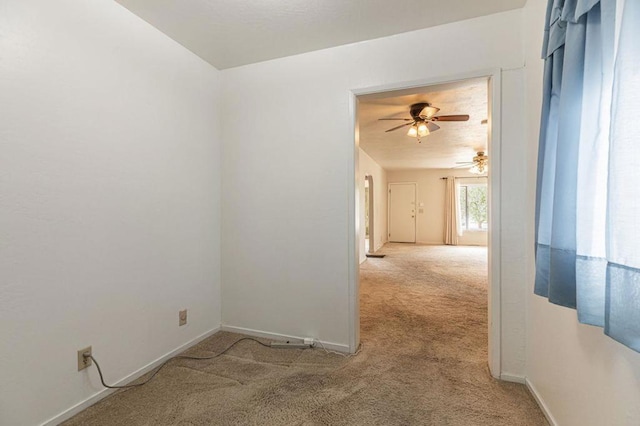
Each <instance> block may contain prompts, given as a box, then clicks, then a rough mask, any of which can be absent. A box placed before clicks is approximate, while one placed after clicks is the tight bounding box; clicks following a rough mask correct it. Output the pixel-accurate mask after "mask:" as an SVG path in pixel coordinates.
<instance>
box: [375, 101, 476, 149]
mask: <svg viewBox="0 0 640 426" xmlns="http://www.w3.org/2000/svg"><path fill="white" fill-rule="evenodd" d="M438 111H440V108H436V107H434V106H431V104H430V103H427V102H419V103H417V104H413V105H411V107H410V109H409V114H411V118H379V119H378V120H403V121H406V123H403V124H401V125H399V126H396V127H392V128H391V129H389V130H385V132H393V131H394V130H398V129H401V128H403V127H406V126H411V127H410V128H409V131H408V132H407V136H412V137H414V138H418V142H420V138H421V137H423V136H427V135H428V134H429V133H431V132H435V131H436V130H438V129H440V126H438V125H437V124H435V122H436V121H468V120H469V116H468V115H466V114H457V115H438V116H436V114H437V113H438Z"/></svg>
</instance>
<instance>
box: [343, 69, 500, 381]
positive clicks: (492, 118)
mask: <svg viewBox="0 0 640 426" xmlns="http://www.w3.org/2000/svg"><path fill="white" fill-rule="evenodd" d="M501 73H502V70H501V69H500V68H493V69H488V70H478V71H470V72H467V73H461V74H455V75H446V76H440V77H432V78H425V79H420V80H413V81H398V82H396V83H391V84H385V85H381V86H371V87H365V88H356V89H351V90H349V91H348V93H347V95H348V102H349V121H350V126H349V127H348V131H349V137H348V140H349V141H350V142H349V144H350V145H351V147H350V149H348V156H349V161H348V169H347V178H348V180H349V184H348V185H347V187H348V208H347V214H348V253H349V255H348V294H347V297H348V301H347V302H348V305H347V306H348V309H349V311H348V317H349V351H350V352H351V353H355V352H356V350H357V348H358V346H359V345H360V300H359V299H360V297H359V294H360V289H359V287H360V271H359V269H360V262H359V258H360V243H359V242H360V232H361V228H362V224H360V223H359V222H360V219H359V214H360V206H359V204H360V203H359V189H358V186H359V182H360V179H362V177H361V176H360V171H359V158H358V157H359V153H358V149H359V144H360V140H359V137H360V135H359V131H358V130H359V123H358V96H362V95H368V94H374V93H381V92H389V91H394V90H402V89H413V88H419V87H424V86H431V85H436V84H443V83H451V82H455V81H460V80H468V79H471V78H487V80H488V98H489V99H488V110H489V111H488V125H487V130H488V145H489V146H488V151H489V158H491V173H490V174H489V179H488V187H489V239H488V252H489V256H488V262H489V286H488V336H489V339H488V340H489V341H488V363H489V370H490V372H491V375H492V376H493V377H495V378H500V375H501V373H502V363H501V358H502V357H501V352H502V342H501V340H502V339H501V334H502V333H501V330H502V317H501V311H502V309H501V288H502V286H501V279H500V276H501V244H500V241H501V239H500V206H501V201H500V194H501V186H502V185H501V166H500V165H501V129H502V123H501V111H502V107H501V93H502V80H501Z"/></svg>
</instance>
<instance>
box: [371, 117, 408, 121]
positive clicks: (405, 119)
mask: <svg viewBox="0 0 640 426" xmlns="http://www.w3.org/2000/svg"><path fill="white" fill-rule="evenodd" d="M381 120H404V121H413V118H378V121H381Z"/></svg>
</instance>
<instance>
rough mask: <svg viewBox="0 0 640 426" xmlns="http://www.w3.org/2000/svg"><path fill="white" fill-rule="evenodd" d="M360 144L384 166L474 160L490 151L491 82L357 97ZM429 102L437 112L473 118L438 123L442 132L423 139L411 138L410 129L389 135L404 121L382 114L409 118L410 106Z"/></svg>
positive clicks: (425, 165) (439, 164) (443, 164)
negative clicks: (480, 153) (489, 93)
mask: <svg viewBox="0 0 640 426" xmlns="http://www.w3.org/2000/svg"><path fill="white" fill-rule="evenodd" d="M358 99H359V103H358V123H359V131H360V147H361V148H362V149H363V150H364V151H365V152H366V153H367V154H369V156H370V157H371V158H373V159H374V160H375V161H376V162H377V163H378V164H380V166H382V167H383V168H384V169H386V170H402V169H423V168H438V169H448V168H451V167H454V166H456V162H458V161H471V159H472V158H473V156H474V155H475V153H476V152H477V151H486V148H487V136H488V130H487V125H486V124H482V120H485V119H487V115H488V81H487V79H486V78H481V79H472V80H465V81H461V82H456V83H448V84H441V85H436V86H429V87H424V88H418V89H409V90H402V91H395V92H386V93H379V94H375V95H367V96H361V97H359V98H358ZM418 102H429V103H431V104H432V105H433V106H435V107H438V108H440V111H439V112H438V113H437V114H436V115H449V114H468V115H469V121H464V122H438V123H437V124H438V126H440V130H437V131H435V132H433V133H431V134H429V135H428V136H426V137H424V138H421V140H422V143H418V141H417V139H416V138H413V137H410V136H407V130H408V127H404V128H401V129H398V130H395V131H393V132H389V133H386V132H385V130H387V129H390V128H392V127H394V126H397V125H400V124H402V121H379V120H378V119H379V118H396V117H397V118H410V117H411V115H410V114H409V107H410V105H411V104H414V103H418Z"/></svg>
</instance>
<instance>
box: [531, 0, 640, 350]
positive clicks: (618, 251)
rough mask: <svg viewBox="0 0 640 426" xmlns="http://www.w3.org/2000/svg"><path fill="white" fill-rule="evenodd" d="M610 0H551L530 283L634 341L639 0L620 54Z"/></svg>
mask: <svg viewBox="0 0 640 426" xmlns="http://www.w3.org/2000/svg"><path fill="white" fill-rule="evenodd" d="M615 8H616V1H615V0H550V1H549V4H548V8H547V24H546V27H545V40H544V46H543V58H544V59H545V75H544V100H543V110H542V121H541V129H540V146H539V154H538V181H537V192H536V282H535V289H534V291H535V293H536V294H538V295H540V296H544V297H547V298H548V299H549V301H550V302H552V303H555V304H558V305H562V306H566V307H571V308H576V309H577V311H578V319H579V321H580V322H582V323H586V324H591V325H597V326H604V327H605V332H606V333H607V334H608V335H610V336H612V337H614V338H615V339H616V340H618V341H620V342H622V343H624V344H626V345H627V346H629V347H631V348H633V349H635V350H640V309H638V307H639V306H640V232H639V230H640V224H638V221H639V220H640V201H638V200H639V198H638V197H637V191H636V187H637V186H638V185H637V181H638V179H637V178H636V177H637V176H638V165H639V164H640V143H639V139H638V135H639V134H640V125H639V124H638V123H639V119H638V117H640V115H639V114H640V107H639V105H640V95H639V93H640V82H639V77H638V76H639V75H640V49H638V48H637V47H635V49H634V46H633V43H634V40H635V43H638V41H639V40H640V12H639V10H638V9H640V2H637V1H627V4H626V5H625V10H624V12H623V16H624V18H623V22H622V24H621V25H622V27H621V35H620V41H619V45H618V52H617V54H614V43H615V40H614V39H615V15H616V11H615ZM614 57H615V58H617V59H616V60H615V61H614ZM614 62H615V71H614Z"/></svg>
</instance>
